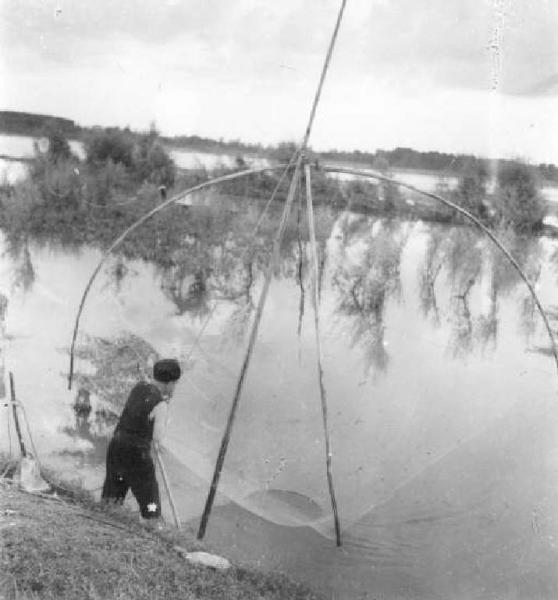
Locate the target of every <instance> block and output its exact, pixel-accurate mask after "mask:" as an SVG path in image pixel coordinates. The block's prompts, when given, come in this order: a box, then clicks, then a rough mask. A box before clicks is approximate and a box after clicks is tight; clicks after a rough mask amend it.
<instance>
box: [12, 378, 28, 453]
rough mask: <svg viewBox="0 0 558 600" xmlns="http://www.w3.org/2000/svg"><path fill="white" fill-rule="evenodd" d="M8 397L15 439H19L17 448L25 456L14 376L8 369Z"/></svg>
mask: <svg viewBox="0 0 558 600" xmlns="http://www.w3.org/2000/svg"><path fill="white" fill-rule="evenodd" d="M10 397H11V400H12V411H13V415H14V423H15V428H16V432H17V439H18V440H19V449H20V450H21V456H27V451H26V449H25V444H24V442H23V436H22V435H21V428H20V426H19V418H18V416H17V401H16V395H15V385H14V376H13V374H12V372H11V371H10Z"/></svg>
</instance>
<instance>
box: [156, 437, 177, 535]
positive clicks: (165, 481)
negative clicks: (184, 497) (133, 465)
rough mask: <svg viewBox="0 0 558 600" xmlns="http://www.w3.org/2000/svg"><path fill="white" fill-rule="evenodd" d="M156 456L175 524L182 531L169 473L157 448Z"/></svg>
mask: <svg viewBox="0 0 558 600" xmlns="http://www.w3.org/2000/svg"><path fill="white" fill-rule="evenodd" d="M155 456H156V457H157V462H158V463H159V468H160V469H161V475H162V477H163V483H164V485H165V490H166V491H167V496H168V497H169V503H170V505H171V510H172V516H173V517H174V524H175V525H176V528H177V529H180V518H179V517H178V511H177V510H176V504H175V503H174V498H173V496H172V492H171V489H170V485H169V480H168V477H167V471H166V469H165V464H164V463H163V459H162V458H161V454H160V452H159V450H158V449H157V448H155Z"/></svg>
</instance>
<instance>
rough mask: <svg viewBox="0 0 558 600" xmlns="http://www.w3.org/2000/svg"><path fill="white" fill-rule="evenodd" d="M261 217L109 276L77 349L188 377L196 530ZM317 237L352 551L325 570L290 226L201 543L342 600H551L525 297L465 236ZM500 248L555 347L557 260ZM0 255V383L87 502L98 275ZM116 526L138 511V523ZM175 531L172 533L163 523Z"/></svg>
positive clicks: (34, 251)
mask: <svg viewBox="0 0 558 600" xmlns="http://www.w3.org/2000/svg"><path fill="white" fill-rule="evenodd" d="M225 206H226V209H225ZM262 208H263V207H262V206H261V205H260V204H258V203H252V202H250V203H247V202H244V203H238V202H233V201H232V200H230V199H223V198H211V197H210V198H207V197H206V198H205V199H203V200H200V205H194V206H192V207H191V208H190V209H184V210H190V211H191V212H190V214H191V215H193V218H194V217H195V218H196V219H197V221H196V222H197V223H199V224H200V228H201V227H203V230H202V229H200V231H199V235H197V234H195V233H194V234H193V235H192V236H191V239H190V238H189V239H188V240H186V242H187V243H186V248H187V251H184V252H183V253H181V254H177V256H176V257H175V258H176V260H175V265H174V266H173V267H171V268H166V269H162V268H160V267H157V266H155V265H153V264H150V263H146V262H144V261H140V260H123V259H122V258H119V257H113V258H111V259H110V260H109V262H108V263H107V265H106V266H105V267H104V268H103V269H102V271H101V273H100V275H99V277H98V279H97V280H96V282H95V284H94V286H93V288H92V290H91V293H90V296H89V299H88V301H87V304H86V308H85V311H84V315H83V319H82V324H81V333H80V335H79V337H78V345H80V346H81V347H83V346H86V345H87V344H88V343H90V341H91V340H92V339H95V340H97V342H96V343H97V344H100V346H101V347H104V348H107V349H109V350H114V351H115V353H116V354H118V353H119V352H124V348H123V347H121V346H119V344H120V343H121V342H119V339H120V340H122V339H127V338H126V336H130V335H133V336H136V338H135V339H138V340H143V341H145V342H147V343H148V344H149V345H150V346H151V347H152V348H153V349H154V351H156V352H157V353H158V354H159V355H163V356H164V355H171V356H177V357H179V358H180V359H181V361H182V363H183V365H184V376H183V377H182V379H181V380H180V382H179V385H178V386H177V389H176V393H175V396H174V398H173V401H172V405H171V413H172V420H171V423H170V426H169V435H168V440H167V444H166V445H167V450H166V452H165V461H166V464H167V470H168V472H169V478H170V480H171V485H172V487H173V490H174V493H175V495H176V499H177V504H178V510H179V512H180V515H181V518H182V519H183V521H184V522H186V523H187V527H188V528H190V529H191V530H192V531H195V530H196V528H197V525H198V522H199V517H200V514H201V511H202V509H203V504H204V502H205V496H206V494H207V487H208V481H209V480H210V478H211V473H212V468H213V463H214V461H215V458H216V455H217V451H218V447H219V444H220V440H221V435H222V432H223V429H224V425H225V422H226V418H227V414H228V409H229V406H230V403H231V400H232V397H233V393H234V389H235V386H236V382H237V378H238V373H239V368H240V365H241V362H242V359H243V356H244V352H245V349H246V343H247V339H248V333H249V328H250V324H251V322H252V319H253V316H254V311H255V306H256V304H257V301H258V297H259V293H260V291H261V289H262V284H263V274H264V266H265V264H266V261H267V259H268V256H269V248H270V245H271V237H272V234H273V230H274V226H273V224H274V223H276V222H277V219H278V210H279V208H278V207H275V208H273V207H272V210H271V213H270V214H269V215H268V217H267V221H265V225H266V226H265V227H264V229H263V230H261V231H259V232H258V233H257V235H254V226H255V223H256V222H257V221H258V218H259V216H260V212H261V209H262ZM196 211H197V212H196ZM196 215H197V216H196ZM316 223H317V235H318V241H319V247H320V257H321V261H320V264H321V267H320V305H319V311H320V312H319V314H320V319H321V332H320V333H321V347H322V365H323V371H324V380H323V381H324V387H325V391H326V394H327V402H328V409H329V430H330V434H331V442H332V465H333V466H332V468H333V478H334V486H335V493H336V499H337V503H338V506H339V513H340V518H341V529H342V536H343V547H342V548H341V549H338V548H336V547H335V543H334V536H333V521H332V512H331V505H330V499H329V495H328V489H327V482H326V478H325V466H324V465H325V458H324V433H323V426H322V413H321V409H320V394H319V385H318V377H317V369H316V344H315V334H314V317H313V310H312V304H311V281H310V267H309V256H310V249H309V247H308V242H307V239H306V236H305V235H302V234H301V235H298V234H297V229H298V231H302V230H303V228H302V226H299V227H297V226H296V221H295V220H293V221H292V222H291V224H290V226H289V229H288V231H287V239H286V241H285V242H284V244H283V247H282V250H281V261H280V266H279V267H278V269H277V272H276V273H275V276H274V279H273V281H272V285H271V288H270V294H269V298H268V301H267V304H266V307H265V311H264V314H263V319H262V323H261V327H260V332H259V335H258V341H257V344H256V346H255V350H254V354H253V357H252V362H251V366H250V368H249V371H248V374H247V378H246V382H245V387H244V391H243V394H242V396H241V401H240V405H239V412H238V415H237V418H236V421H235V425H234V429H233V434H232V437H231V444H230V447H229V451H228V454H227V458H226V461H225V469H224V472H223V475H222V479H221V482H220V488H219V491H220V493H219V495H218V499H217V507H216V509H215V511H214V514H213V515H212V518H211V520H210V522H209V527H208V533H207V538H208V542H209V544H210V545H211V546H212V547H214V548H217V549H218V550H219V551H221V552H222V553H223V554H225V555H226V556H229V557H230V558H232V559H234V560H235V561H237V562H240V563H244V562H246V563H248V564H258V565H259V566H260V567H262V568H263V569H274V570H282V571H285V572H286V573H288V574H289V575H291V576H292V577H294V578H296V579H299V580H301V581H305V582H308V583H309V584H310V585H313V586H314V587H316V588H317V589H319V590H322V591H324V592H325V593H326V594H328V595H333V596H332V597H336V598H366V597H368V598H378V597H382V598H429V599H430V598H549V599H550V598H555V597H556V595H557V594H558V573H557V570H556V568H555V566H556V561H557V559H558V547H557V544H558V418H557V417H558V414H557V412H558V409H557V407H556V381H557V378H556V372H555V365H554V362H553V360H552V359H551V358H550V357H549V355H548V349H549V341H548V337H547V335H546V332H545V330H544V327H543V324H542V320H541V318H540V317H539V315H538V314H537V312H536V310H535V307H534V305H533V302H532V299H531V297H530V296H529V293H528V290H527V288H526V287H525V285H524V284H523V283H522V282H521V281H520V279H519V277H518V276H517V274H516V272H515V271H514V270H513V269H512V268H510V267H509V266H508V265H507V263H506V261H505V260H504V259H503V258H502V256H501V254H500V253H499V252H497V251H496V250H495V249H494V248H493V246H492V245H491V243H490V242H488V241H487V240H486V239H484V238H483V237H481V236H480V235H478V234H477V233H476V232H475V231H472V230H470V229H468V228H459V227H448V226H442V225H434V224H428V223H423V222H405V221H398V220H383V219H378V218H375V217H370V216H362V215H357V214H353V213H350V212H344V213H335V212H333V211H331V210H329V209H320V210H318V211H317V214H316ZM502 237H503V240H504V242H505V243H506V245H507V246H508V247H509V248H510V250H511V251H512V253H513V254H514V256H515V257H516V258H517V260H518V261H519V263H520V264H521V265H522V267H523V268H524V269H525V271H526V273H527V274H528V276H529V278H530V280H531V281H532V282H533V284H534V286H535V288H536V290H537V292H538V294H539V295H540V298H541V301H542V303H543V305H544V306H545V307H547V308H548V309H549V310H550V315H551V322H552V324H553V326H555V325H556V312H555V311H556V306H555V305H556V283H557V277H558V273H557V267H558V245H557V242H556V241H555V240H551V239H546V238H532V239H521V238H517V237H516V236H514V235H513V234H511V233H509V232H507V233H503V234H502ZM1 244H2V253H1V255H0V256H1V258H0V291H2V293H3V294H4V295H5V296H6V297H7V300H8V306H7V311H6V315H5V320H4V336H3V344H2V355H1V356H2V360H3V365H4V371H5V374H7V372H8V371H11V372H12V373H13V374H14V377H15V383H16V392H17V395H18V398H19V399H20V400H21V401H22V402H23V403H24V404H25V406H26V408H27V413H28V417H29V421H30V423H31V425H32V429H33V432H34V441H35V444H36V446H37V449H38V452H39V454H40V455H41V458H42V461H43V462H44V463H45V464H46V465H48V466H50V467H52V468H55V469H56V470H57V471H59V472H61V473H62V474H64V475H65V476H66V477H67V478H72V479H75V480H76V481H79V482H80V483H82V484H83V485H84V486H85V487H86V488H88V489H91V490H94V491H95V493H96V494H97V495H98V494H99V486H100V485H101V484H102V481H103V476H104V465H103V461H104V455H105V451H106V445H107V441H108V438H109V436H110V434H111V431H112V428H113V427H114V418H111V415H114V414H118V411H119V407H121V405H122V402H123V401H124V399H125V391H124V390H123V391H122V393H121V395H120V398H119V399H118V400H117V402H116V404H115V403H114V402H113V403H112V404H111V403H110V402H107V399H106V398H105V397H103V395H102V394H100V393H99V394H97V393H93V396H92V403H93V412H92V414H91V416H90V418H89V420H88V421H87V422H83V420H79V419H76V417H75V415H74V412H73V410H72V403H73V401H74V397H75V388H74V390H72V391H71V392H70V391H68V390H67V384H66V383H67V382H66V377H67V373H68V348H69V345H70V341H71V334H72V328H73V319H74V316H75V312H76V310H77V306H78V304H79V299H80V296H81V293H82V292H83V289H84V286H85V284H86V282H87V279H88V277H89V275H90V273H91V272H92V271H93V269H94V267H95V265H96V263H97V262H98V260H99V259H100V256H101V254H100V252H99V251H98V250H96V249H94V248H90V247H80V248H73V249H69V248H60V247H44V246H43V247H39V246H36V245H34V244H32V243H29V244H20V245H18V246H17V247H10V246H9V245H8V244H7V243H6V242H5V241H2V242H1ZM88 336H89V337H88ZM117 338H118V339H117ZM76 368H77V371H78V373H80V374H81V376H82V377H83V376H87V375H88V374H89V375H92V374H94V370H95V362H94V361H91V360H87V359H86V358H84V356H83V355H79V356H78V359H77V363H76ZM128 375H129V377H130V382H131V381H132V380H133V379H134V377H135V376H136V374H135V373H130V374H128ZM1 416H2V421H1V422H0V427H1V431H2V434H1V436H0V439H2V449H3V450H4V451H9V450H10V440H11V451H12V452H15V448H16V445H15V440H14V432H13V429H12V430H9V429H8V423H9V419H8V412H7V410H4V411H3V412H2V413H1ZM129 506H130V508H131V509H133V510H135V503H134V502H133V500H130V502H129ZM164 512H165V514H166V516H167V518H169V519H170V512H169V507H168V505H165V506H164ZM382 594H383V595H382Z"/></svg>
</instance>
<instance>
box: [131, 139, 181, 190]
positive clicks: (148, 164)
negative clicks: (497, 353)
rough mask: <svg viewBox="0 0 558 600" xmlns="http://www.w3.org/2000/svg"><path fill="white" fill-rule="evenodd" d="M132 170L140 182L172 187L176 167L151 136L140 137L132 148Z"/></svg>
mask: <svg viewBox="0 0 558 600" xmlns="http://www.w3.org/2000/svg"><path fill="white" fill-rule="evenodd" d="M133 170H134V174H135V175H136V177H137V178H138V179H139V180H140V181H141V182H147V183H153V184H155V185H164V186H166V187H169V188H170V187H172V186H173V185H174V180H175V177H176V166H175V164H174V161H173V160H172V158H171V157H170V156H169V155H168V153H167V152H166V150H165V149H164V148H163V146H161V144H160V143H159V142H158V141H157V137H156V136H155V135H153V134H149V135H144V136H141V138H140V140H139V142H138V144H137V145H136V147H135V148H134V154H133Z"/></svg>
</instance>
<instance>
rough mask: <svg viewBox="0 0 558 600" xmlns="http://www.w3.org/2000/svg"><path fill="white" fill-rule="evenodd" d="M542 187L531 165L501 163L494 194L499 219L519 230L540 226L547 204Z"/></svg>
mask: <svg viewBox="0 0 558 600" xmlns="http://www.w3.org/2000/svg"><path fill="white" fill-rule="evenodd" d="M539 187H540V186H539V182H538V179H537V175H536V173H535V170H534V169H533V168H532V167H530V166H529V165H526V164H524V163H518V162H514V163H508V164H504V165H502V166H501V168H500V170H499V172H498V188H497V191H496V196H495V209H496V214H497V216H498V218H499V220H500V222H501V223H502V224H503V225H510V226H512V227H513V228H514V229H516V230H519V231H530V230H531V231H532V230H536V229H538V228H540V227H541V226H542V221H543V219H544V217H545V215H546V212H547V206H546V202H545V200H544V198H543V197H542V195H541V194H540V191H539Z"/></svg>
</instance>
